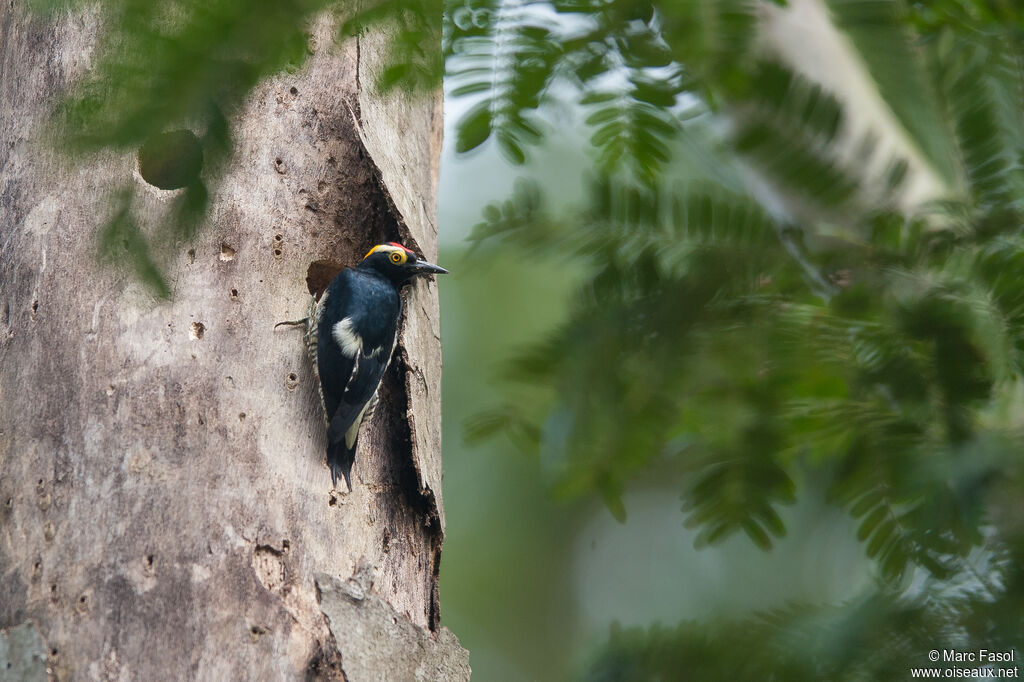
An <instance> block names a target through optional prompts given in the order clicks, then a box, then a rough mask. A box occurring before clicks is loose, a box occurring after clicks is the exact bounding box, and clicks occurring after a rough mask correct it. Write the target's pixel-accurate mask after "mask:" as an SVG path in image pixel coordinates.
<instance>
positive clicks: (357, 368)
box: [327, 351, 390, 447]
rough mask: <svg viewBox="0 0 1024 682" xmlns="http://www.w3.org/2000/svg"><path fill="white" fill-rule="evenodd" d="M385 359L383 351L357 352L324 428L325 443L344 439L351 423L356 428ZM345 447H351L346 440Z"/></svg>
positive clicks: (382, 368)
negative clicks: (343, 386) (372, 352)
mask: <svg viewBox="0 0 1024 682" xmlns="http://www.w3.org/2000/svg"><path fill="white" fill-rule="evenodd" d="M388 360H390V357H385V356H384V354H383V353H377V354H376V355H367V354H365V353H363V352H361V351H360V352H359V353H357V354H356V356H355V358H354V362H353V365H352V372H351V373H350V374H349V378H348V383H347V384H345V391H344V393H342V395H341V399H340V400H339V402H338V406H337V408H336V409H335V410H334V414H332V415H331V423H330V427H329V428H328V430H327V439H328V441H329V442H331V443H338V442H340V441H341V440H342V439H344V438H345V435H346V434H347V433H348V432H349V429H351V428H352V427H353V426H356V427H357V428H358V426H359V422H360V421H362V415H363V413H364V411H365V410H366V408H367V406H368V404H369V403H370V400H371V399H372V398H373V395H374V393H376V391H377V387H378V386H380V381H381V379H382V378H383V376H384V371H385V370H386V369H387V366H388ZM352 440H353V441H354V439H352ZM346 446H347V447H352V443H346Z"/></svg>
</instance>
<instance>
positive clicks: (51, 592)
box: [50, 583, 57, 596]
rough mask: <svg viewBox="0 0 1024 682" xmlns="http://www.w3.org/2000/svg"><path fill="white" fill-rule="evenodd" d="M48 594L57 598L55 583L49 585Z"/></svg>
mask: <svg viewBox="0 0 1024 682" xmlns="http://www.w3.org/2000/svg"><path fill="white" fill-rule="evenodd" d="M50 594H51V595H53V596H57V583H54V584H52V585H50Z"/></svg>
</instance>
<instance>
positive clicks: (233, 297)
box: [229, 289, 238, 300]
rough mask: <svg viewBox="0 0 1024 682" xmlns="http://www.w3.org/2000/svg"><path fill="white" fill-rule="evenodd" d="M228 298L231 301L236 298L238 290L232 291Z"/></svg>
mask: <svg viewBox="0 0 1024 682" xmlns="http://www.w3.org/2000/svg"><path fill="white" fill-rule="evenodd" d="M229 296H230V297H231V299H232V300H234V299H236V298H238V289H232V290H231V293H230V294H229Z"/></svg>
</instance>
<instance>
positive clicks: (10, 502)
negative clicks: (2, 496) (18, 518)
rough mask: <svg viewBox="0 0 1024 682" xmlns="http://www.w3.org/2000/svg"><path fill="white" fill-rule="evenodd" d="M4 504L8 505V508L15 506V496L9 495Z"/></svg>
mask: <svg viewBox="0 0 1024 682" xmlns="http://www.w3.org/2000/svg"><path fill="white" fill-rule="evenodd" d="M4 506H6V507H7V508H8V509H10V508H11V507H13V506H14V498H13V497H8V498H7V501H6V502H4Z"/></svg>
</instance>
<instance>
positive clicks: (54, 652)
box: [50, 647, 57, 656]
mask: <svg viewBox="0 0 1024 682" xmlns="http://www.w3.org/2000/svg"><path fill="white" fill-rule="evenodd" d="M50 655H51V656H56V655H57V647H53V648H52V649H50Z"/></svg>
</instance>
